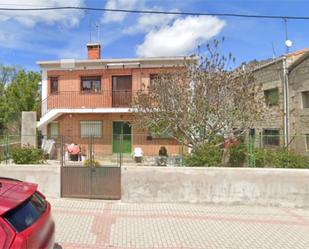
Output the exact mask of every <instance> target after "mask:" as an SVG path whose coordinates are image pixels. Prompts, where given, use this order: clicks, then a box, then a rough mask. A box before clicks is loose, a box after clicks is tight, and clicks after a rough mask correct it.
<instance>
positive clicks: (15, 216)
mask: <svg viewBox="0 0 309 249" xmlns="http://www.w3.org/2000/svg"><path fill="white" fill-rule="evenodd" d="M45 209H46V201H45V200H44V199H43V197H42V196H41V195H40V194H39V193H37V192H36V193H34V194H33V195H32V196H31V197H30V198H29V199H28V200H27V201H25V202H23V203H22V204H21V205H19V206H17V207H16V208H14V209H13V210H11V211H9V212H8V213H6V214H5V215H4V219H5V220H6V221H7V222H8V223H9V224H10V225H11V226H12V227H13V228H14V229H15V231H16V232H22V231H23V230H25V229H27V228H28V227H30V226H31V225H32V224H34V222H36V221H37V220H38V219H39V218H40V216H41V215H42V214H43V213H44V211H45Z"/></svg>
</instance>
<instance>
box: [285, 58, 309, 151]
mask: <svg viewBox="0 0 309 249" xmlns="http://www.w3.org/2000/svg"><path fill="white" fill-rule="evenodd" d="M305 91H309V58H307V59H305V60H303V61H302V62H301V63H300V64H298V65H297V66H296V67H295V68H293V70H291V72H290V75H289V94H290V99H289V100H290V102H289V103H290V135H291V139H292V138H293V141H292V143H291V148H292V149H294V150H296V151H298V152H301V153H302V154H305V155H309V152H308V150H307V148H306V147H307V146H306V140H305V136H306V134H309V109H308V108H303V103H302V102H303V101H302V92H305ZM294 136H295V137H294Z"/></svg>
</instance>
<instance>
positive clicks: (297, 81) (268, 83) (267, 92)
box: [251, 49, 309, 155]
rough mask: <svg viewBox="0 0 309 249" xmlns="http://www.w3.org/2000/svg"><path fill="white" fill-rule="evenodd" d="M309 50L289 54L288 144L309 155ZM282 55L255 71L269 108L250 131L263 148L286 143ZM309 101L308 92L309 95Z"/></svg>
mask: <svg viewBox="0 0 309 249" xmlns="http://www.w3.org/2000/svg"><path fill="white" fill-rule="evenodd" d="M308 57H309V52H308V49H304V50H300V51H296V52H294V53H291V54H288V55H287V56H286V61H287V72H288V101H289V115H288V117H289V118H288V133H289V136H288V143H289V148H291V149H293V150H295V151H297V152H298V153H301V154H304V155H309V153H308V152H309V129H308V128H309V127H308V120H309V119H308V117H309V116H308V110H309V104H308V105H306V99H307V98H306V96H307V95H306V93H307V92H308V93H309V81H308V78H309V71H308V69H309V67H308V61H309V59H308ZM283 63H284V60H283V57H279V58H276V59H274V60H272V61H270V62H268V63H266V64H264V65H261V66H259V67H257V68H255V69H254V70H253V73H254V76H255V83H256V84H259V85H261V86H262V93H261V94H263V95H264V96H265V100H266V104H267V108H266V110H265V117H264V118H263V119H262V120H259V121H257V122H255V125H254V127H252V129H251V134H254V135H255V136H254V137H255V141H254V142H255V145H256V146H257V147H262V148H277V147H279V146H284V90H283V89H284V88H283V86H284V81H283V77H284V76H283ZM308 103H309V94H308Z"/></svg>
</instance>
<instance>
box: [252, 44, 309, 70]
mask: <svg viewBox="0 0 309 249" xmlns="http://www.w3.org/2000/svg"><path fill="white" fill-rule="evenodd" d="M308 53H309V48H304V49H301V50H297V51H295V52H291V53H288V54H286V55H281V56H279V57H277V58H274V59H266V60H262V61H253V62H249V63H248V64H247V65H250V63H255V65H254V66H253V69H252V71H257V70H260V69H262V68H265V67H268V66H270V65H273V64H275V63H277V62H280V61H282V60H283V59H284V58H286V59H287V61H288V68H290V67H294V64H295V63H297V61H298V60H299V59H301V58H302V57H303V56H304V55H307V54H308Z"/></svg>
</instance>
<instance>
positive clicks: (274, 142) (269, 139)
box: [263, 129, 280, 146]
mask: <svg viewBox="0 0 309 249" xmlns="http://www.w3.org/2000/svg"><path fill="white" fill-rule="evenodd" d="M263 144H264V146H279V145H280V133H279V129H265V130H263Z"/></svg>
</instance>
